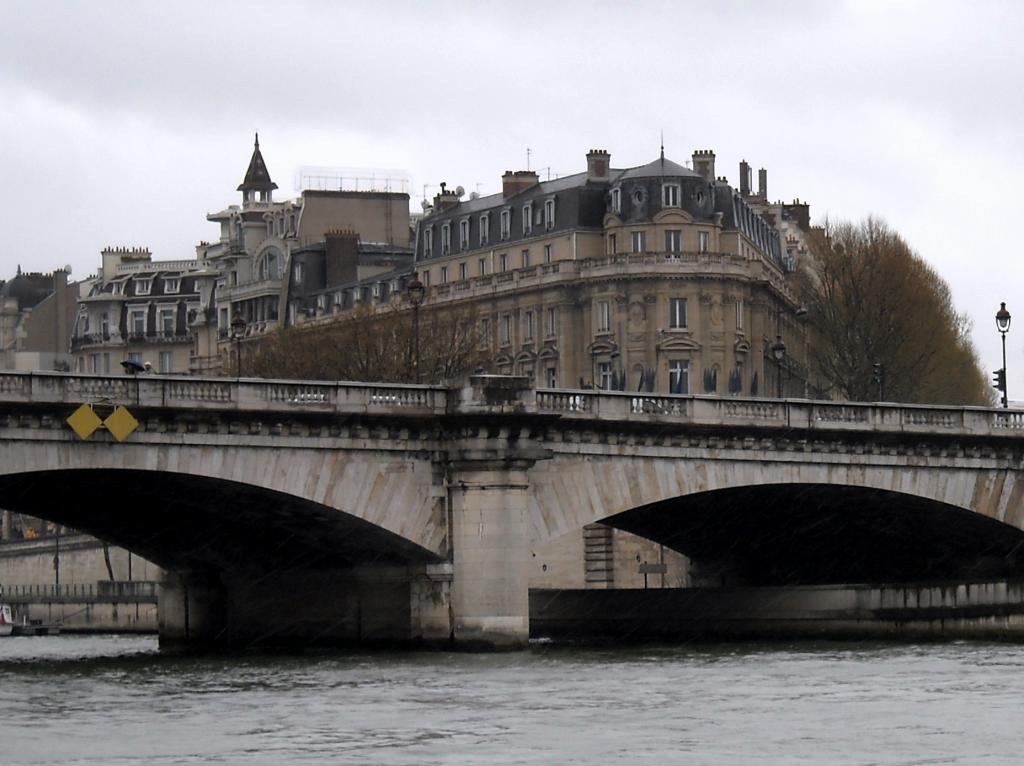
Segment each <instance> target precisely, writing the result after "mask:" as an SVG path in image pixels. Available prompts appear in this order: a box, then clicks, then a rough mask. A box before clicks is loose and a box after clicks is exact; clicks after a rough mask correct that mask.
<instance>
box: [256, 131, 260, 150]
mask: <svg viewBox="0 0 1024 766" xmlns="http://www.w3.org/2000/svg"><path fill="white" fill-rule="evenodd" d="M256 148H257V149H259V148H260V132H259V131H258V130H257V131H256Z"/></svg>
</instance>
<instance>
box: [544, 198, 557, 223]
mask: <svg viewBox="0 0 1024 766" xmlns="http://www.w3.org/2000/svg"><path fill="white" fill-rule="evenodd" d="M544 228H545V229H547V230H548V231H550V230H551V229H553V228H555V201H554V200H553V199H548V200H544Z"/></svg>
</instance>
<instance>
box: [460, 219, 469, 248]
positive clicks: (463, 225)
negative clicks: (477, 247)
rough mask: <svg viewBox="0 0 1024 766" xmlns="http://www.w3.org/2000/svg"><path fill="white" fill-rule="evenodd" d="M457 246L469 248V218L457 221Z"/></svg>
mask: <svg viewBox="0 0 1024 766" xmlns="http://www.w3.org/2000/svg"><path fill="white" fill-rule="evenodd" d="M459 248H460V249H462V250H469V219H468V218H463V219H462V220H461V221H459Z"/></svg>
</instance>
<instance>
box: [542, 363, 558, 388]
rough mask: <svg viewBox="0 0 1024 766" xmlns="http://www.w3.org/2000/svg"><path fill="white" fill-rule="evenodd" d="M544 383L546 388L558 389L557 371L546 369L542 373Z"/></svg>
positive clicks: (550, 368)
mask: <svg viewBox="0 0 1024 766" xmlns="http://www.w3.org/2000/svg"><path fill="white" fill-rule="evenodd" d="M544 382H545V383H546V384H547V387H548V388H557V387H558V370H557V369H556V368H554V367H548V368H547V369H546V370H545V371H544Z"/></svg>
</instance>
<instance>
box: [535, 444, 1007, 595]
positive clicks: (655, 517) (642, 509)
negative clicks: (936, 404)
mask: <svg viewBox="0 0 1024 766" xmlns="http://www.w3.org/2000/svg"><path fill="white" fill-rule="evenodd" d="M800 457H801V458H802V460H797V459H789V460H787V459H785V455H783V456H782V459H779V458H778V457H776V458H775V459H771V458H768V459H765V460H756V459H752V456H751V455H750V454H749V452H748V453H745V454H742V453H741V454H735V451H732V454H730V451H723V450H717V451H712V450H706V451H705V454H702V455H692V456H687V458H684V459H680V458H679V457H659V456H652V455H649V454H648V455H635V456H626V455H622V454H618V455H614V456H602V455H579V454H576V455H556V456H555V457H554V458H553V459H552V460H550V461H548V462H547V463H546V464H544V465H539V466H538V467H537V468H536V469H535V472H536V473H535V476H534V481H535V486H534V491H533V494H532V497H531V509H530V510H531V522H532V525H533V526H532V534H533V539H534V540H535V541H538V542H545V541H548V540H552V539H554V538H556V537H560V536H561V535H564V534H568V533H572V532H575V531H577V530H581V529H582V528H583V527H584V526H586V525H588V524H592V523H595V522H603V523H605V524H608V525H610V526H614V527H616V528H619V529H622V530H624V531H628V532H632V533H634V534H637V535H640V536H641V537H645V538H648V539H650V540H654V541H656V542H660V543H663V544H665V545H667V546H668V547H670V548H673V549H675V550H678V551H679V552H681V553H684V554H686V555H687V556H689V557H691V558H692V559H694V560H695V561H696V562H698V563H699V564H700V565H701V566H700V567H699V569H702V570H703V571H708V572H710V573H711V574H712V575H715V574H721V575H722V577H721V578H720V579H721V581H722V582H726V581H728V582H734V583H739V582H744V583H750V584H770V583H771V584H778V583H825V582H881V581H909V580H925V579H935V578H936V577H961V578H963V579H965V580H969V579H979V578H986V577H1006V576H1015V575H1020V574H1022V573H1024V512H1022V508H1021V492H1022V490H1024V486H1022V484H1021V483H1019V482H1018V481H1017V477H1016V474H1015V472H1014V471H1011V470H1008V469H1007V468H1006V467H1003V466H999V465H998V464H996V463H995V461H987V462H986V461H981V460H976V461H973V464H972V465H969V466H964V467H962V468H959V469H956V470H951V469H950V468H949V467H948V466H942V467H939V466H929V465H928V464H927V462H926V461H914V460H913V459H909V460H908V459H907V458H906V457H905V456H904V457H895V456H888V455H887V456H880V455H875V456H868V457H866V458H864V459H863V460H862V461H861V462H858V463H854V462H852V461H850V460H849V456H839V455H835V456H829V455H824V456H820V455H816V456H813V459H807V456H806V455H802V454H801V455H800ZM841 458H842V459H841ZM709 582H715V578H714V577H710V578H709Z"/></svg>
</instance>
